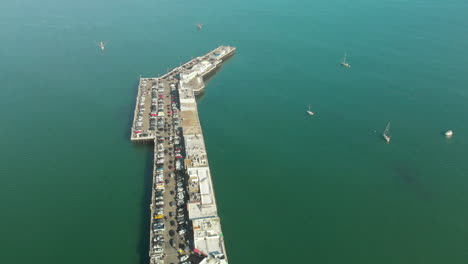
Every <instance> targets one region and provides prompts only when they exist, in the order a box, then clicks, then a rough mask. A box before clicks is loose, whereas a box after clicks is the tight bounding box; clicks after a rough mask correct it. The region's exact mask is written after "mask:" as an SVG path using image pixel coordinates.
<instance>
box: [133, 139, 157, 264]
mask: <svg viewBox="0 0 468 264" xmlns="http://www.w3.org/2000/svg"><path fill="white" fill-rule="evenodd" d="M135 147H137V148H145V149H148V153H147V154H146V160H145V170H144V176H143V177H144V180H143V193H142V199H141V207H140V208H141V213H140V215H141V216H143V217H142V218H141V222H140V241H139V242H138V246H137V253H138V255H139V261H138V263H141V264H148V263H149V255H148V254H149V246H150V245H149V239H150V234H149V232H150V217H151V216H150V210H149V206H150V203H151V190H152V184H153V151H152V148H153V145H152V144H145V145H143V144H137V145H135Z"/></svg>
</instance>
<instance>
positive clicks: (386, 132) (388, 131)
mask: <svg viewBox="0 0 468 264" xmlns="http://www.w3.org/2000/svg"><path fill="white" fill-rule="evenodd" d="M389 134H390V122H388V124H387V127H386V128H385V131H384V132H383V135H382V136H383V138H384V139H385V141H386V142H387V143H390V136H389Z"/></svg>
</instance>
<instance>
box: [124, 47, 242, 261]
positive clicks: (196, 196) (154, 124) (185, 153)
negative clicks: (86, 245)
mask: <svg viewBox="0 0 468 264" xmlns="http://www.w3.org/2000/svg"><path fill="white" fill-rule="evenodd" d="M235 51H236V49H235V48H234V47H228V46H220V47H218V48H216V49H215V50H213V51H211V52H209V53H207V54H206V55H204V56H202V57H198V58H195V59H193V60H191V61H189V62H187V63H185V64H183V65H181V66H180V67H177V68H175V69H173V70H171V71H170V72H168V73H166V74H165V75H163V76H161V77H159V78H140V81H139V85H138V95H137V101H136V107H135V113H134V120H133V125H132V129H131V140H132V141H133V142H142V143H154V169H153V187H152V195H151V204H150V211H151V226H150V249H149V256H150V263H151V264H164V263H167V264H169V263H181V264H189V263H193V264H198V263H200V264H205V263H214V264H225V263H227V257H226V249H225V246H224V238H223V235H222V230H221V224H220V219H219V217H218V214H217V205H216V200H215V193H214V188H213V184H212V180H211V172H210V168H209V164H208V158H207V153H206V147H205V143H204V140H203V133H202V128H201V125H200V120H199V117H198V110H197V102H196V100H195V96H196V95H198V94H200V93H201V92H203V91H204V89H205V84H204V81H205V79H206V78H208V77H209V76H211V74H213V73H214V72H215V71H216V70H217V69H218V68H219V67H220V66H221V65H222V63H223V62H224V61H225V60H226V59H228V58H229V57H231V56H232V55H233V54H234V53H235Z"/></svg>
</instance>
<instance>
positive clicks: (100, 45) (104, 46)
mask: <svg viewBox="0 0 468 264" xmlns="http://www.w3.org/2000/svg"><path fill="white" fill-rule="evenodd" d="M97 45H98V46H99V47H100V48H101V50H102V51H104V49H105V48H106V44H105V43H104V41H101V42H99V43H98V44H97Z"/></svg>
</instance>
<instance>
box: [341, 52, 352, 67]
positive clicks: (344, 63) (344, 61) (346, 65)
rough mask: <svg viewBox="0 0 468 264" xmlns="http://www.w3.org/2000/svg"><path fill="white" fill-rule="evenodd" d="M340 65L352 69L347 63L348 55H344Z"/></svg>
mask: <svg viewBox="0 0 468 264" xmlns="http://www.w3.org/2000/svg"><path fill="white" fill-rule="evenodd" d="M340 64H341V66H343V67H345V68H351V65H350V64H349V63H347V62H346V53H345V54H344V57H343V60H342V61H341V63H340Z"/></svg>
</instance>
